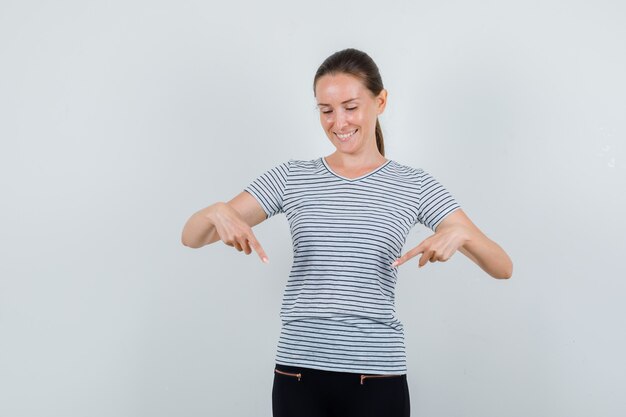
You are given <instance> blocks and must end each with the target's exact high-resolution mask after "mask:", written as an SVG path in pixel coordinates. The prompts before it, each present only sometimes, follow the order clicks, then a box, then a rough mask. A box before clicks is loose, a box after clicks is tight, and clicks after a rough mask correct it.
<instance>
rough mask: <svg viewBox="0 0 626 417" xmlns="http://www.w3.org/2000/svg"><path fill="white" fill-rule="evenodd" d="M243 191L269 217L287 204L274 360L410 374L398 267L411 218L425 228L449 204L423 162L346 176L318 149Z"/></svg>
mask: <svg viewBox="0 0 626 417" xmlns="http://www.w3.org/2000/svg"><path fill="white" fill-rule="evenodd" d="M244 191H247V192H249V193H250V194H251V195H253V196H254V197H255V198H256V199H257V200H258V202H259V203H260V204H261V206H262V207H263V210H264V211H265V213H266V214H267V218H270V217H272V216H273V215H275V214H278V213H285V216H286V217H287V221H288V222H289V227H290V230H291V236H292V242H293V264H292V266H291V272H290V274H289V279H288V281H287V285H286V287H285V290H284V293H283V300H282V306H281V310H280V318H281V321H282V326H281V332H280V337H279V340H278V346H277V352H276V357H275V361H276V363H279V364H283V365H291V366H300V367H308V368H315V369H322V370H329V371H337V372H354V373H368V374H397V373H406V372H407V367H406V350H405V345H404V328H403V325H402V323H401V322H400V320H399V319H398V317H397V316H396V310H395V305H394V300H395V295H394V291H395V285H396V276H397V268H396V267H392V266H391V264H392V263H393V261H394V260H395V259H397V258H399V257H400V256H401V255H402V248H403V246H404V243H405V241H406V237H407V235H408V233H409V231H410V230H411V228H413V226H415V225H416V224H418V223H420V224H423V225H425V226H427V227H429V228H430V229H431V230H433V231H434V230H435V228H436V227H437V225H438V224H439V223H440V222H441V221H442V220H443V219H444V218H445V217H446V216H447V215H448V214H450V213H451V212H453V211H454V210H455V209H457V208H460V206H459V204H458V203H457V202H456V200H455V199H454V198H453V197H452V195H451V194H450V193H449V192H448V191H447V190H446V189H445V188H444V187H443V186H442V185H441V184H440V183H439V182H438V181H437V180H436V179H435V178H433V177H432V176H431V175H430V174H429V173H427V172H426V171H424V170H423V169H416V168H411V167H409V166H406V165H402V164H400V163H398V162H396V161H394V160H391V159H390V160H387V161H386V162H385V163H384V164H383V165H381V166H379V167H378V168H376V169H375V170H374V171H371V172H369V173H367V174H365V175H362V176H360V177H358V178H353V179H350V178H345V177H343V176H341V175H339V174H337V173H335V172H333V171H332V169H331V168H330V167H329V166H328V164H327V162H326V160H325V159H324V158H323V157H320V158H317V159H313V160H295V159H290V160H289V161H287V162H283V163H281V164H279V165H277V166H275V167H273V168H271V169H269V170H268V171H266V172H264V173H263V174H261V175H260V176H259V177H257V178H256V179H255V180H254V181H252V182H251V183H250V184H249V185H248V186H247V187H246V188H245V189H244Z"/></svg>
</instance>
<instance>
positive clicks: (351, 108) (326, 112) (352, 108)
mask: <svg viewBox="0 0 626 417" xmlns="http://www.w3.org/2000/svg"><path fill="white" fill-rule="evenodd" d="M356 109H357V108H356V107H348V108H346V110H356ZM332 112H333V111H332V110H328V111H323V112H322V113H324V114H328V113H332Z"/></svg>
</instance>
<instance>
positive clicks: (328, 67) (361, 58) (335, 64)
mask: <svg viewBox="0 0 626 417" xmlns="http://www.w3.org/2000/svg"><path fill="white" fill-rule="evenodd" d="M341 73H345V74H349V75H352V76H354V77H356V78H358V79H359V80H361V82H362V83H363V85H364V86H365V87H366V88H367V89H368V90H369V91H370V92H371V93H372V94H373V95H374V97H376V96H378V94H379V93H380V92H381V91H382V89H383V88H384V87H383V80H382V78H381V77H380V72H379V71H378V66H377V65H376V63H375V62H374V60H373V59H372V58H371V57H370V56H369V55H368V54H366V53H365V52H363V51H359V50H358V49H354V48H347V49H343V50H341V51H337V52H335V53H334V54H332V55H331V56H329V57H328V58H326V59H325V60H324V62H322V65H320V67H319V68H318V69H317V72H316V73H315V78H313V94H314V95H315V86H316V85H317V80H319V79H320V78H321V77H322V76H324V75H327V74H330V75H335V74H341ZM376 146H377V147H378V151H379V152H380V153H381V155H383V156H385V144H384V141H383V131H382V129H381V128H380V122H379V121H378V118H376Z"/></svg>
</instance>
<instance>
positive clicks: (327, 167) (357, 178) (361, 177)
mask: <svg viewBox="0 0 626 417" xmlns="http://www.w3.org/2000/svg"><path fill="white" fill-rule="evenodd" d="M320 159H321V160H322V164H323V165H324V166H325V167H326V169H327V170H328V172H330V173H331V174H333V175H334V176H336V177H339V178H341V179H344V180H346V181H358V180H360V179H363V178H365V177H369V176H370V175H372V174H374V173H375V172H378V171H380V170H381V169H383V168H384V167H386V166H387V165H389V163H390V162H391V159H388V160H387V161H386V162H385V163H383V164H382V165H380V166H378V167H377V168H374V169H373V170H372V171H370V172H368V173H366V174H363V175H361V176H360V177H356V178H346V177H344V176H343V175H339V174H337V173H336V172H335V171H333V170H332V168H331V167H330V165H328V163H327V162H326V158H324V157H323V156H322V157H321V158H320Z"/></svg>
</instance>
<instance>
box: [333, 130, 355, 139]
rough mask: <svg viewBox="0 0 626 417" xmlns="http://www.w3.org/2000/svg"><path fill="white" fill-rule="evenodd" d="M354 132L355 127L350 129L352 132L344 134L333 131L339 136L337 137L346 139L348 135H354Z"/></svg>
mask: <svg viewBox="0 0 626 417" xmlns="http://www.w3.org/2000/svg"><path fill="white" fill-rule="evenodd" d="M354 132H356V129H355V130H353V131H352V133H346V134H345V135H340V134H339V133H335V135H337V136H338V137H339V139H346V138H349V137H350V136H352V135H354Z"/></svg>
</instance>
